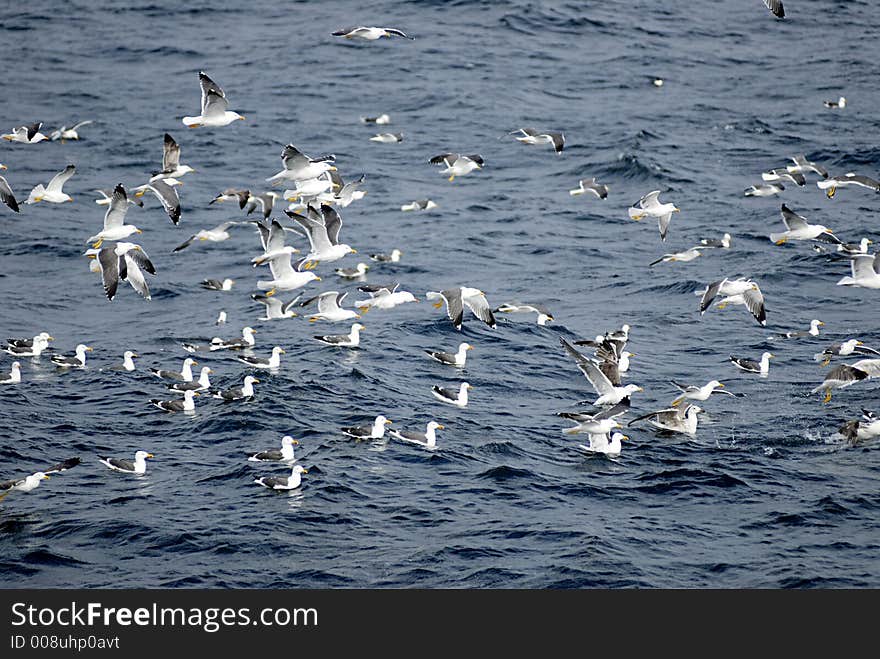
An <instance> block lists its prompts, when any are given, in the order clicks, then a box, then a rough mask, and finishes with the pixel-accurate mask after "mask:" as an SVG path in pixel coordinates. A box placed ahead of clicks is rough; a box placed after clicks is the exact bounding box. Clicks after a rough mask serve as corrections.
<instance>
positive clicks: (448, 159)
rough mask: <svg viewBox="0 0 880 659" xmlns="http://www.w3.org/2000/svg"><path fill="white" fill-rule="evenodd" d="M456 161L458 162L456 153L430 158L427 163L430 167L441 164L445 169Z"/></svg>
mask: <svg viewBox="0 0 880 659" xmlns="http://www.w3.org/2000/svg"><path fill="white" fill-rule="evenodd" d="M456 160H458V154H457V153H441V154H439V155H436V156H434V157H433V158H431V159H430V160H429V161H428V162H430V163H431V164H432V165H440V164H443V165H446V166H447V167H450V166H451V165H452V163H454V162H455V161H456Z"/></svg>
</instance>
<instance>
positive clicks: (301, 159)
mask: <svg viewBox="0 0 880 659" xmlns="http://www.w3.org/2000/svg"><path fill="white" fill-rule="evenodd" d="M309 162H311V158H309V157H308V156H307V155H305V154H304V153H302V152H301V151H300V150H299V149H297V148H296V147H295V146H293V144H288V145H287V146H285V147H284V149H283V150H282V151H281V163H282V164H283V165H284V169H286V170H288V171H290V170H294V169H300V168H302V167H305V166H306V165H308V164H309Z"/></svg>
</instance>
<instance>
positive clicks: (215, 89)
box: [199, 71, 226, 117]
mask: <svg viewBox="0 0 880 659" xmlns="http://www.w3.org/2000/svg"><path fill="white" fill-rule="evenodd" d="M199 86H200V87H201V89H202V106H201V107H202V116H203V117H205V116H207V113H206V112H205V110H206V109H207V106H208V103H209V102H210V101H209V99H208V96H209V95H214V96H219V97H220V98H223V97H225V96H226V95H225V94H224V93H223V90H222V89H221V88H220V85H218V84H217V83H216V82H214V81H213V80H211V78H209V77H208V74H207V73H205V72H204V71H199Z"/></svg>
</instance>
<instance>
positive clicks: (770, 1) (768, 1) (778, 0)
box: [764, 0, 785, 18]
mask: <svg viewBox="0 0 880 659" xmlns="http://www.w3.org/2000/svg"><path fill="white" fill-rule="evenodd" d="M764 4H765V5H767V9H769V10H770V11H772V12H773V15H774V16H776V17H777V18H785V9H784V8H783V6H782V0H764Z"/></svg>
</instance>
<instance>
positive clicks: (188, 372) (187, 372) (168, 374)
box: [150, 357, 199, 382]
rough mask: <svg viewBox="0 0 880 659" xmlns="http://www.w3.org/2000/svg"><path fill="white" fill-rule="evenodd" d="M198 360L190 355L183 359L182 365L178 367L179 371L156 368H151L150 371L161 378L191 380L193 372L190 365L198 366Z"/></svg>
mask: <svg viewBox="0 0 880 659" xmlns="http://www.w3.org/2000/svg"><path fill="white" fill-rule="evenodd" d="M198 364H199V363H198V362H197V361H196V360H195V359H193V358H192V357H187V358H186V359H184V360H183V366H182V367H181V369H180V372H179V373H178V372H177V371H164V370H162V369H158V368H151V369H150V373H152V374H153V375H155V376H156V377H157V378H162V379H163V380H177V381H180V382H192V379H193V374H192V367H193V366H198Z"/></svg>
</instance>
